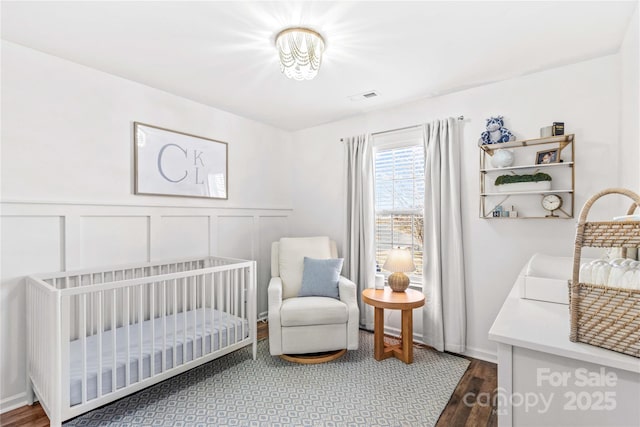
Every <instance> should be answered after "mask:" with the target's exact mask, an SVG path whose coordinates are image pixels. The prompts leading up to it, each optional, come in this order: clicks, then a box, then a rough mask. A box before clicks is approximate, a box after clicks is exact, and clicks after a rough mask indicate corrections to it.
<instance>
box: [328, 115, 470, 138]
mask: <svg viewBox="0 0 640 427" xmlns="http://www.w3.org/2000/svg"><path fill="white" fill-rule="evenodd" d="M456 118H457V119H458V120H464V116H458V117H456ZM420 126H422V125H413V126H405V127H403V128H397V129H389V130H383V131H381V132H375V133H372V134H371V135H372V136H375V135H382V134H385V133H390V132H400V131H401V130H407V129H413V128H417V127H420ZM340 141H344V138H340Z"/></svg>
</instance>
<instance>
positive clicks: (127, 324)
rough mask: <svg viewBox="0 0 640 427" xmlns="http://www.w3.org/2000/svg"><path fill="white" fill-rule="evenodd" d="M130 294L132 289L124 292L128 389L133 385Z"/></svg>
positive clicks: (125, 381) (125, 380) (126, 380)
mask: <svg viewBox="0 0 640 427" xmlns="http://www.w3.org/2000/svg"><path fill="white" fill-rule="evenodd" d="M130 292H131V289H130V288H125V290H124V326H125V328H126V329H125V330H124V334H125V340H126V344H125V347H126V348H127V358H126V359H125V364H124V383H125V386H126V387H128V386H129V384H131V366H130V364H131V337H130V329H131V319H130V313H129V310H131V307H130Z"/></svg>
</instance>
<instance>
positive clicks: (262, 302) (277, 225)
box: [257, 216, 289, 318]
mask: <svg viewBox="0 0 640 427" xmlns="http://www.w3.org/2000/svg"><path fill="white" fill-rule="evenodd" d="M258 235H259V238H258V257H257V259H258V280H257V281H258V317H259V318H260V317H267V311H268V309H269V305H268V300H267V287H268V285H269V280H270V279H271V243H272V242H276V241H278V240H280V238H281V237H285V236H288V235H289V224H288V221H287V217H286V216H263V217H260V218H259V220H258Z"/></svg>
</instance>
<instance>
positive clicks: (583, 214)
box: [578, 188, 640, 225]
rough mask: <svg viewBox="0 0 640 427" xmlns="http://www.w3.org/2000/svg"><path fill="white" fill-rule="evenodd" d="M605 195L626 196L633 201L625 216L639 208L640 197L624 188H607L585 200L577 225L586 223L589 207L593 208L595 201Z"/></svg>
mask: <svg viewBox="0 0 640 427" xmlns="http://www.w3.org/2000/svg"><path fill="white" fill-rule="evenodd" d="M607 194H622V195H623V196H627V197H629V198H630V199H631V200H633V204H632V205H631V207H630V208H629V210H628V211H627V215H631V214H633V212H634V211H635V210H636V207H637V206H640V196H639V195H637V194H636V193H634V192H633V191H631V190H627V189H626V188H607V189H606V190H602V191H600V192H599V193H596V194H594V195H593V196H591V197H590V198H589V200H587V202H586V203H585V204H584V206H583V207H582V210H581V211H580V219H579V220H578V225H581V224H584V223H585V222H586V220H587V214H588V213H589V210H590V209H591V206H593V204H594V203H595V201H596V200H598V199H599V198H600V197H603V196H606V195H607Z"/></svg>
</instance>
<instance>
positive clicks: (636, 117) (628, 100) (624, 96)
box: [619, 6, 640, 193]
mask: <svg viewBox="0 0 640 427" xmlns="http://www.w3.org/2000/svg"><path fill="white" fill-rule="evenodd" d="M639 15H640V6H636V10H635V12H634V14H633V16H632V18H631V20H630V22H629V26H628V27H627V31H626V33H625V37H624V40H623V42H622V45H621V46H620V55H619V56H620V71H621V76H620V77H621V79H620V81H621V90H620V93H621V98H620V100H621V115H620V141H621V150H620V158H621V166H622V167H621V168H620V174H621V184H622V185H623V186H624V187H627V188H629V189H631V190H634V191H636V192H639V193H640V167H639V166H638V165H640V132H639V130H638V128H639V122H640V42H639V40H638V39H640V37H639V35H640V25H639V24H638V22H639V21H640V19H639V17H638V16H639Z"/></svg>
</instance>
